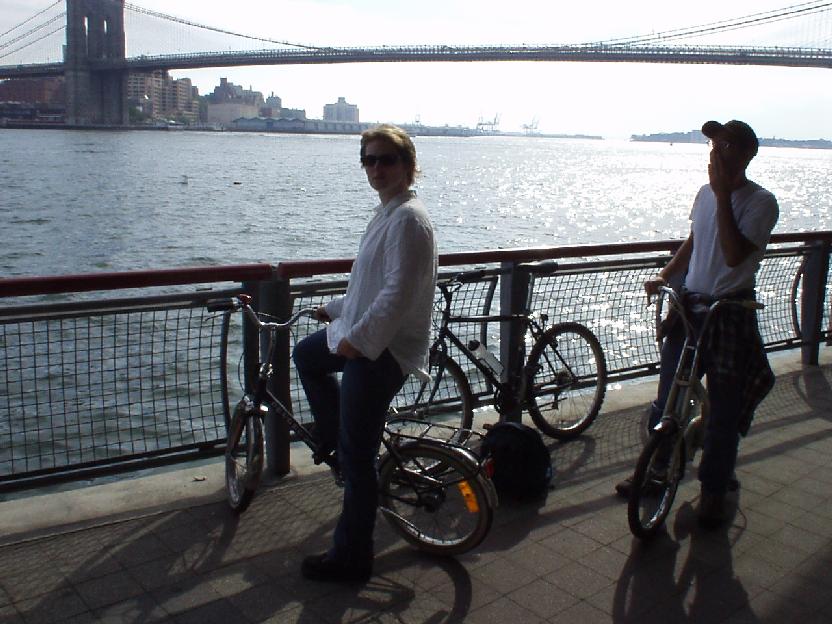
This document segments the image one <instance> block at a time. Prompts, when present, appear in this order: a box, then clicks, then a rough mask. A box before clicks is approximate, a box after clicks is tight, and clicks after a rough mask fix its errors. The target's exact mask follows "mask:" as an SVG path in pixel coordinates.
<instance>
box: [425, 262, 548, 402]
mask: <svg viewBox="0 0 832 624" xmlns="http://www.w3.org/2000/svg"><path fill="white" fill-rule="evenodd" d="M475 275H476V274H475ZM462 284H463V282H461V281H452V282H451V283H450V284H438V285H437V287H438V288H439V290H440V292H441V293H442V297H443V298H444V300H445V302H444V308H443V311H442V322H441V326H440V328H439V332H438V335H437V337H436V339H435V340H434V341H433V344H432V345H431V347H430V357H431V361H432V362H434V361H435V362H436V364H437V366H439V367H440V369H442V368H443V367H444V358H446V357H448V343H450V344H452V345H454V346H455V347H456V348H457V349H458V350H459V351H460V352H461V353H462V354H463V355H464V356H465V358H466V359H467V360H469V361H470V362H471V363H472V364H473V365H474V366H475V367H476V369H477V370H478V371H480V373H481V374H482V376H483V377H484V378H485V380H486V382H487V383H488V384H490V385H491V386H492V387H493V388H494V392H495V396H496V397H498V399H499V400H497V401H496V402H495V407H496V408H497V410H498V412H500V413H503V411H504V409H508V408H509V405H506V401H507V400H508V399H509V398H510V399H511V406H514V407H516V406H518V405H522V403H523V397H524V396H525V384H526V375H525V374H523V373H522V372H521V373H514V374H509V375H506V378H505V379H499V378H498V377H497V375H496V374H495V372H494V371H493V370H492V369H491V368H490V367H489V366H487V365H486V364H484V363H483V362H481V361H480V360H479V358H477V356H476V355H475V354H474V352H473V351H472V350H471V349H469V348H468V345H467V344H465V343H464V342H463V341H462V340H461V339H460V338H459V336H457V335H456V334H455V333H454V331H453V330H452V329H451V325H452V324H457V325H459V324H462V323H480V324H484V323H504V322H509V323H517V324H519V326H520V327H521V329H522V330H523V333H526V332H530V333H531V335H532V336H533V338H534V339H535V340H537V339H538V338H539V337H540V336H541V335H542V334H543V326H542V325H541V324H540V323H538V322H537V321H536V320H535V318H534V317H533V316H531V315H529V314H487V315H452V314H451V304H452V301H453V294H454V293H455V292H456V291H457V290H458V289H459V288H460V286H462ZM544 322H545V319H544ZM441 378H442V375H441V374H439V375H436V377H435V382H434V388H433V390H432V394H433V393H435V392H436V391H437V389H438V388H439V384H440V381H441Z"/></svg>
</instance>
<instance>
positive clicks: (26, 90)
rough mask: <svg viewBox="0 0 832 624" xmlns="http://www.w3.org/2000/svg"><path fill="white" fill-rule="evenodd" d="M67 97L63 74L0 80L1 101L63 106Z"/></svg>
mask: <svg viewBox="0 0 832 624" xmlns="http://www.w3.org/2000/svg"><path fill="white" fill-rule="evenodd" d="M65 97H66V96H65V89H64V78H63V76H56V77H54V78H16V79H14V80H3V81H0V102H22V103H25V104H45V105H47V106H52V107H61V108H63V107H64V105H65Z"/></svg>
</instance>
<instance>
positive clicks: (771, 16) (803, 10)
mask: <svg viewBox="0 0 832 624" xmlns="http://www.w3.org/2000/svg"><path fill="white" fill-rule="evenodd" d="M830 7H832V2H824V3H822V4H818V2H817V1H816V2H808V3H803V4H797V5H792V6H788V7H783V8H780V9H772V10H770V11H765V12H762V13H754V14H752V15H748V16H745V17H735V18H731V19H727V20H722V21H718V22H711V23H708V24H701V25H699V26H689V27H687V28H679V29H675V30H667V31H662V32H659V33H653V34H650V35H636V36H633V37H622V38H620V39H611V40H608V41H601V42H597V43H600V44H605V45H610V44H612V45H622V46H624V45H638V44H642V43H649V42H651V41H657V40H671V39H683V38H686V37H692V36H695V35H701V34H706V33H714V32H727V31H730V30H737V29H740V28H746V27H748V26H751V25H758V24H761V23H774V22H779V21H783V20H787V19H793V18H796V17H803V16H805V15H811V14H812V13H817V12H821V11H824V10H829V8H830Z"/></svg>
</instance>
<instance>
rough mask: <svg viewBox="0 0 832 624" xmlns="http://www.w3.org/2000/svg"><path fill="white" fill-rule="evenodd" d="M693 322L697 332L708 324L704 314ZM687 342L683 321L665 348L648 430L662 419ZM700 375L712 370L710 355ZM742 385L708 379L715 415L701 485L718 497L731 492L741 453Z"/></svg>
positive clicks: (707, 437) (703, 361)
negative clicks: (705, 323)
mask: <svg viewBox="0 0 832 624" xmlns="http://www.w3.org/2000/svg"><path fill="white" fill-rule="evenodd" d="M688 314H689V315H690V318H691V322H692V324H693V326H694V328H695V329H696V331H697V334H698V331H699V329H700V328H701V326H702V323H703V321H704V314H690V311H689V310H688ZM684 342H685V330H684V326H683V325H682V322H681V320H680V321H679V322H678V323H677V324H676V326H675V327H674V328H673V329H672V330H670V332H669V333H668V335H667V337H666V338H665V340H664V342H663V344H662V350H661V367H660V369H659V389H658V393H657V396H656V400H655V401H653V403H652V405H651V406H650V418H649V421H648V427H649V429H650V431H652V430H653V427H655V426H656V425H657V424H658V422H659V420H660V419H661V416H662V412H663V411H664V406H665V404H666V403H667V396H668V394H669V393H670V388H671V386H672V385H673V379H674V377H675V376H676V366H677V365H678V363H679V358H680V357H681V355H682V347H683V345H684ZM700 360H701V361H700V366H699V371H700V375H701V374H702V373H704V372H705V371H707V369H708V357H707V354H706V353H700ZM738 388H739V384H737V383H736V382H735V381H734V380H731V379H720V378H719V377H717V376H715V375H708V384H707V391H708V398H709V400H710V404H711V411H710V415H709V417H708V422H707V427H706V429H705V442H704V448H703V450H702V458H701V460H700V462H699V481H700V482H701V483H702V488H703V489H704V490H705V491H707V492H709V493H711V494H716V495H723V494H725V492H726V491H727V490H728V482H729V480H730V479H731V476H732V475H733V473H734V468H735V467H736V463H737V453H738V452H739V443H740V434H739V414H740V405H741V396H740V392H739V391H738Z"/></svg>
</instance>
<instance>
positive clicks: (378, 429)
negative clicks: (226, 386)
mask: <svg viewBox="0 0 832 624" xmlns="http://www.w3.org/2000/svg"><path fill="white" fill-rule="evenodd" d="M292 357H293V359H294V361H295V366H296V367H297V371H298V376H299V377H300V381H301V383H302V384H303V389H304V391H305V392H306V397H307V399H308V400H309V407H310V408H311V410H312V415H313V416H314V418H315V430H316V433H317V436H318V441H319V442H320V444H321V447H322V448H323V449H335V448H337V449H338V460H339V462H340V465H341V475H342V477H343V479H344V500H343V507H342V509H341V516H340V517H339V519H338V524H337V526H336V527H335V536H334V545H333V547H332V549H331V550H330V551H329V555H330V557H332V558H333V559H336V560H337V561H339V562H341V563H343V564H345V565H348V566H359V567H360V566H365V565H368V564H369V563H371V562H372V559H373V530H374V528H375V521H376V509H377V508H378V474H377V472H376V458H377V456H378V452H379V448H380V446H381V436H382V433H383V432H384V422H385V420H386V418H387V410H388V408H389V407H390V402H391V401H392V400H393V397H394V396H396V393H397V392H398V391H399V389H400V388H401V387H402V384H403V383H404V380H405V377H406V376H405V375H403V374H402V372H401V368H400V367H399V365H398V363H397V362H396V360H395V358H393V356H392V355H391V354H390V351H388V350H387V349H385V350H384V352H383V353H382V354H381V355H380V356H379V357H378V359H377V360H375V361H373V360H369V359H367V358H364V357H362V358H356V359H354V360H348V359H346V358H344V357H341V356H339V355H335V354H333V353H330V352H329V348H328V347H327V342H326V330H320V331H318V332H316V333H314V334H312V335H310V336H307V337H306V338H304V339H303V340H301V341H300V342H299V343H298V344H297V345H296V346H295V351H294V353H293V355H292ZM337 372H341V373H342V375H341V383H340V387H339V383H338V379H337V377H336V373H337Z"/></svg>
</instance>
